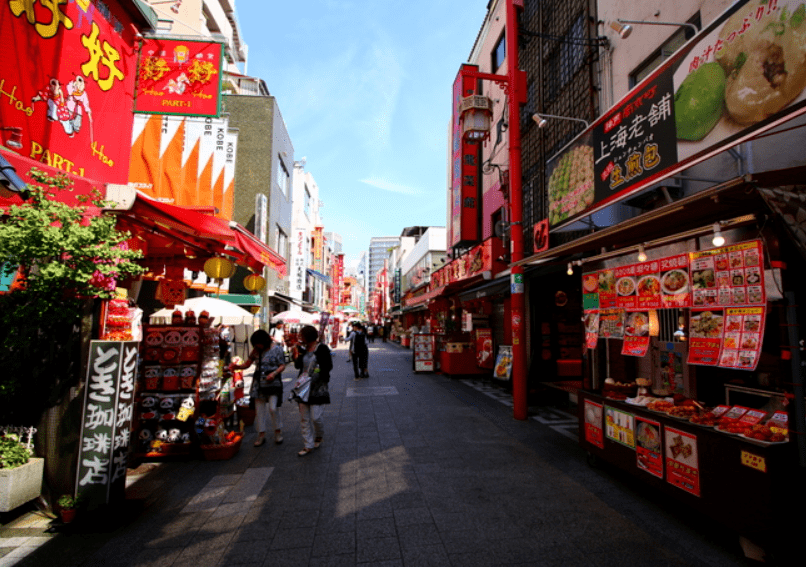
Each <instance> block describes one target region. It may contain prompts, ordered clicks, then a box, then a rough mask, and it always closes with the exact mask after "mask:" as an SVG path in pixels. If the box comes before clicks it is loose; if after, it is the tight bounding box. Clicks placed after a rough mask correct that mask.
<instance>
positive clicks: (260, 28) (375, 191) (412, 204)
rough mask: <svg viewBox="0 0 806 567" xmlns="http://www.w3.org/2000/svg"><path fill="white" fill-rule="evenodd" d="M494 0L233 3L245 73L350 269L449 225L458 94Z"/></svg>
mask: <svg viewBox="0 0 806 567" xmlns="http://www.w3.org/2000/svg"><path fill="white" fill-rule="evenodd" d="M488 1H489V0H411V1H408V2H401V1H400V0H394V1H393V0H360V1H351V0H301V1H298V2H288V1H278V0H237V3H236V10H237V15H238V20H239V24H240V28H241V34H242V36H243V40H244V41H245V42H246V44H247V45H248V46H249V61H248V67H247V74H249V75H251V76H255V77H259V78H261V79H263V80H265V81H266V84H267V85H268V87H269V91H271V94H272V95H274V96H275V97H276V98H277V100H278V103H279V106H280V111H281V112H282V115H283V118H284V120H285V123H286V127H287V129H288V132H289V135H290V137H291V141H292V143H293V145H294V154H295V155H294V159H296V160H299V159H301V158H302V157H305V158H306V159H307V166H306V170H307V171H309V172H310V173H312V174H313V176H314V178H315V179H316V182H317V184H318V185H319V191H320V199H321V200H322V201H323V202H324V203H325V206H324V208H323V209H322V216H323V218H324V224H325V230H326V231H334V232H337V233H339V234H341V235H342V238H343V241H344V251H345V254H346V257H347V261H348V263H349V262H351V261H355V260H356V259H357V256H358V254H359V253H360V252H361V251H362V250H365V249H366V248H367V247H368V245H369V239H370V238H371V237H372V236H390V235H391V236H396V235H399V234H400V231H401V230H402V229H403V228H404V227H406V226H414V225H427V226H430V225H434V226H444V225H445V214H446V212H445V210H446V193H445V188H446V172H447V165H446V159H447V157H446V156H447V131H448V123H449V121H450V114H451V87H452V85H453V80H454V78H455V77H456V73H457V71H458V70H459V66H460V65H461V64H462V63H464V62H466V61H467V57H468V55H469V53H470V50H471V48H472V47H473V42H474V41H475V39H476V35H477V34H478V31H479V28H480V27H481V24H482V22H483V20H484V16H485V15H486V8H487V3H488Z"/></svg>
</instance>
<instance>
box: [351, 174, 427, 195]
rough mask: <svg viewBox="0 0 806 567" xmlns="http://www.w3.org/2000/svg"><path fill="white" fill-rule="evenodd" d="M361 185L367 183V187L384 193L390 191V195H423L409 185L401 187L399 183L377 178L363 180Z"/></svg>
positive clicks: (419, 190) (420, 191)
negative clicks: (369, 186)
mask: <svg viewBox="0 0 806 567" xmlns="http://www.w3.org/2000/svg"><path fill="white" fill-rule="evenodd" d="M360 181H361V183H366V184H367V185H371V186H372V187H375V188H376V189H380V190H382V191H389V192H390V193H400V194H402V195H422V193H423V192H422V190H421V189H418V188H416V187H410V186H408V185H400V184H399V183H392V182H391V181H389V180H387V179H380V178H377V177H371V178H368V179H361V180H360Z"/></svg>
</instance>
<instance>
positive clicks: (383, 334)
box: [378, 325, 386, 343]
mask: <svg viewBox="0 0 806 567" xmlns="http://www.w3.org/2000/svg"><path fill="white" fill-rule="evenodd" d="M378 335H380V337H381V342H384V343H385V342H386V328H385V327H384V326H383V325H378Z"/></svg>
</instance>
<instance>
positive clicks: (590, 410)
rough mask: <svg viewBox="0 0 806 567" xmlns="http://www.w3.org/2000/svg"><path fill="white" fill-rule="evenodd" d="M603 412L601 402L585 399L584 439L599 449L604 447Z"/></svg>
mask: <svg viewBox="0 0 806 567" xmlns="http://www.w3.org/2000/svg"><path fill="white" fill-rule="evenodd" d="M603 413H604V407H603V406H602V404H597V403H595V402H592V401H590V400H585V441H587V442H588V443H590V444H591V445H594V446H596V447H599V448H600V449H604V432H603V431H602V414H603Z"/></svg>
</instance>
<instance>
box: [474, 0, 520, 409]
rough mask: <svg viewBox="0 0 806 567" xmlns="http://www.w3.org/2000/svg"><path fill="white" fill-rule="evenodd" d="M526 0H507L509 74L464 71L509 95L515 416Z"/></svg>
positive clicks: (517, 400) (514, 399)
mask: <svg viewBox="0 0 806 567" xmlns="http://www.w3.org/2000/svg"><path fill="white" fill-rule="evenodd" d="M519 9H520V10H522V9H523V0H506V24H505V26H506V53H507V74H506V75H496V74H492V73H480V72H478V71H473V70H467V71H464V73H465V74H466V76H469V77H473V78H476V79H480V80H486V81H493V82H494V83H496V84H497V85H499V86H500V87H501V88H502V89H503V91H504V94H506V95H507V96H509V104H508V105H507V106H508V108H509V116H508V117H507V118H508V120H509V130H508V134H509V140H508V141H509V218H510V226H511V227H512V231H511V237H510V247H511V248H510V257H511V266H512V268H511V271H510V311H511V313H510V315H511V318H510V319H511V321H512V405H513V417H514V418H515V419H520V420H525V419H527V418H528V417H529V410H528V403H527V399H526V397H527V388H526V340H525V338H526V327H525V321H524V312H525V306H526V299H525V297H524V282H523V266H520V265H519V262H520V261H521V260H522V259H523V190H522V187H521V122H520V109H521V106H522V105H523V104H525V103H526V101H527V87H526V72H525V71H521V70H520V69H519V61H518V35H519V34H518V10H519Z"/></svg>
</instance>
